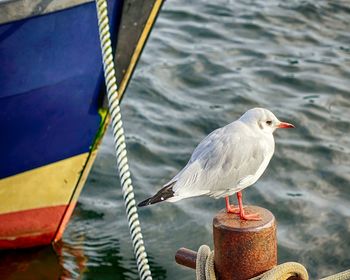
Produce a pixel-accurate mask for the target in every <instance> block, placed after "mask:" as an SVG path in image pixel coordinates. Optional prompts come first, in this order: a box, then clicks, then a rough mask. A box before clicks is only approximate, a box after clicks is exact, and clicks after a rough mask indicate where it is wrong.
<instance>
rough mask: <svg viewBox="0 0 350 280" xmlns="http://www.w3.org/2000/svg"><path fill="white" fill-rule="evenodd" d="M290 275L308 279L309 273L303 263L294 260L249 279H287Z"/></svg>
mask: <svg viewBox="0 0 350 280" xmlns="http://www.w3.org/2000/svg"><path fill="white" fill-rule="evenodd" d="M290 277H295V278H296V279H300V280H308V279H309V275H308V273H307V271H306V269H305V267H304V266H303V265H301V264H300V263H296V262H286V263H283V264H280V265H278V266H276V267H274V268H272V269H270V270H269V271H267V272H265V273H263V274H261V275H259V276H257V277H254V278H252V279H250V280H287V279H289V278H290Z"/></svg>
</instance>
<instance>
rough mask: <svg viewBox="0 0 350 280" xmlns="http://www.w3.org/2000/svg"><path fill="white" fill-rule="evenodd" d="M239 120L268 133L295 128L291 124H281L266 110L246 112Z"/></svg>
mask: <svg viewBox="0 0 350 280" xmlns="http://www.w3.org/2000/svg"><path fill="white" fill-rule="evenodd" d="M239 120H240V121H242V122H244V123H246V124H249V125H253V126H257V127H258V128H260V129H261V130H262V131H263V132H266V133H273V132H274V131H275V130H276V128H294V127H295V126H294V125H292V124H290V123H287V122H281V121H280V120H279V119H277V118H276V116H275V115H274V114H273V113H272V112H271V111H269V110H267V109H264V108H254V109H250V110H248V111H247V112H245V113H244V114H243V115H242V116H241V117H240V119H239Z"/></svg>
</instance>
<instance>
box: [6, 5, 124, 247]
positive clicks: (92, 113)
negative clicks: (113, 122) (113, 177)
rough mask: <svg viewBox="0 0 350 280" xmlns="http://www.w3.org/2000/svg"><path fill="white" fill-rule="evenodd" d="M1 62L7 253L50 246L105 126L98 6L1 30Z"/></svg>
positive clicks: (114, 23) (113, 10) (114, 17)
mask: <svg viewBox="0 0 350 280" xmlns="http://www.w3.org/2000/svg"><path fill="white" fill-rule="evenodd" d="M109 4H110V7H109V12H110V15H111V28H112V32H113V34H114V35H116V30H117V27H118V24H119V20H120V18H119V17H120V14H121V9H122V1H118V0H115V1H109ZM114 37H116V36H114ZM113 39H115V38H113ZM0 61H1V64H0V89H1V90H0V131H1V132H2V135H1V137H0V155H1V159H0V248H2V249H9V248H23V247H32V246H37V245H45V244H50V243H51V242H52V241H55V240H58V239H60V238H61V236H62V234H63V231H64V228H65V226H66V224H67V222H68V221H69V218H70V216H71V214H72V211H73V209H74V206H75V204H76V202H77V199H78V196H79V193H80V191H81V189H82V186H83V184H84V181H85V179H86V176H87V173H88V172H89V170H90V168H91V164H92V161H93V158H94V157H95V154H96V149H97V143H98V142H99V141H100V138H101V137H102V134H103V133H102V132H103V130H104V129H105V126H106V109H103V108H102V105H101V104H102V102H103V98H104V91H103V88H104V86H103V83H104V81H103V72H102V60H101V51H100V43H99V35H98V26H97V16H96V8H95V3H94V2H91V3H85V4H83V5H79V6H76V7H73V8H70V9H65V10H61V11H58V12H54V13H49V14H45V15H42V16H37V17H32V18H27V19H23V20H19V21H15V22H10V23H6V24H2V25H0Z"/></svg>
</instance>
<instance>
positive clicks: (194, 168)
mask: <svg viewBox="0 0 350 280" xmlns="http://www.w3.org/2000/svg"><path fill="white" fill-rule="evenodd" d="M235 126H236V127H233V129H232V127H227V126H226V127H224V128H221V129H217V130H215V131H213V132H212V133H211V134H209V135H208V136H207V137H206V138H205V139H203V141H202V142H201V143H200V144H199V145H198V146H197V148H196V149H195V150H194V152H193V154H192V156H191V159H190V161H189V162H188V164H187V165H186V167H185V168H184V169H183V170H182V171H180V173H179V174H178V175H176V176H175V177H174V178H173V180H171V181H170V182H175V184H174V187H173V190H174V192H175V195H178V196H183V197H190V196H197V195H201V194H209V195H212V196H214V197H221V196H224V195H228V194H232V193H235V192H237V191H239V190H241V189H243V188H245V187H247V186H249V185H251V184H253V183H254V182H255V181H256V180H257V179H258V178H259V177H260V176H261V174H262V172H263V171H264V170H265V168H266V166H267V164H268V162H269V161H270V159H271V156H272V153H273V150H272V151H271V149H270V148H269V145H268V143H267V142H266V141H265V139H260V138H259V137H257V136H255V135H254V134H253V133H250V131H246V130H247V128H246V127H245V126H242V125H240V124H236V125H235ZM237 128H238V129H237ZM238 131H239V133H238ZM170 182H169V183H170Z"/></svg>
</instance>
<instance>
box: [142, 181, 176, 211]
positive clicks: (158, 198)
mask: <svg viewBox="0 0 350 280" xmlns="http://www.w3.org/2000/svg"><path fill="white" fill-rule="evenodd" d="M173 185H174V184H171V185H167V186H165V187H164V188H162V189H160V190H159V191H158V192H157V193H156V194H155V195H154V196H152V197H150V198H147V199H146V200H144V201H142V202H140V203H139V204H138V206H139V207H143V206H147V205H151V204H155V203H158V202H162V201H165V200H167V199H169V198H171V197H173V196H174V191H173Z"/></svg>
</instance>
